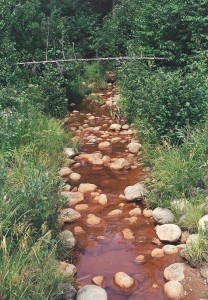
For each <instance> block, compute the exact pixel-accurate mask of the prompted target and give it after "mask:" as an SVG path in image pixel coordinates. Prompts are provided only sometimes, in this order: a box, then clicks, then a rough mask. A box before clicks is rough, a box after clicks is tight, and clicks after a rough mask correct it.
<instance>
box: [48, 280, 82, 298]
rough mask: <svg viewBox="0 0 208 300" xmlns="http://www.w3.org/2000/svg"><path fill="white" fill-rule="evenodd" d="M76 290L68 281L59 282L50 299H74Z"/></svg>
mask: <svg viewBox="0 0 208 300" xmlns="http://www.w3.org/2000/svg"><path fill="white" fill-rule="evenodd" d="M76 295H77V292H76V290H75V288H74V287H73V286H72V285H71V284H69V283H61V284H59V285H58V288H57V291H56V292H55V294H54V295H53V296H52V300H75V299H76Z"/></svg>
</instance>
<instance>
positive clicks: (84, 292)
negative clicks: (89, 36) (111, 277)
mask: <svg viewBox="0 0 208 300" xmlns="http://www.w3.org/2000/svg"><path fill="white" fill-rule="evenodd" d="M107 299H108V298H107V293H106V291H105V290H104V289H102V288H101V287H99V286H96V285H91V284H89V285H85V286H83V287H82V288H81V289H80V290H79V291H78V293H77V300H107Z"/></svg>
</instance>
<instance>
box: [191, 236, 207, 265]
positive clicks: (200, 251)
mask: <svg viewBox="0 0 208 300" xmlns="http://www.w3.org/2000/svg"><path fill="white" fill-rule="evenodd" d="M207 246H208V243H207V233H206V232H201V231H199V233H198V236H197V238H196V240H194V241H193V242H191V243H189V244H188V245H187V249H186V251H187V253H188V256H189V257H190V260H191V261H192V262H194V263H199V262H201V261H206V262H207V261H208V250H207V249H208V248H207Z"/></svg>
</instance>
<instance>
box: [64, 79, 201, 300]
mask: <svg viewBox="0 0 208 300" xmlns="http://www.w3.org/2000/svg"><path fill="white" fill-rule="evenodd" d="M97 96H98V97H99V98H100V101H99V104H98V103H96V102H95V101H92V100H83V104H82V108H81V110H80V111H76V110H75V111H73V112H72V113H71V114H70V117H69V118H66V119H65V127H66V128H70V129H71V130H72V132H73V133H74V135H75V136H76V137H77V138H78V140H79V144H80V149H79V152H78V153H74V151H73V150H72V149H65V150H64V152H65V155H66V157H67V160H66V164H65V165H64V166H63V168H62V169H61V170H60V174H59V175H60V177H62V179H63V180H64V182H65V185H64V187H63V190H62V191H61V194H62V195H64V196H65V197H66V198H67V201H68V202H67V205H66V207H65V208H63V209H62V210H61V212H60V215H59V222H60V223H61V225H62V227H63V231H62V232H61V233H60V239H61V240H62V243H63V245H64V246H65V247H66V248H68V249H69V250H70V249H73V248H74V247H75V250H74V254H73V261H72V262H69V261H65V262H62V263H61V264H62V265H61V266H60V268H62V272H63V273H66V274H71V275H72V276H76V290H74V289H72V290H73V291H71V294H70V291H68V298H67V295H66V297H65V296H64V297H65V298H63V299H65V300H66V299H68V300H69V299H77V300H105V299H108V300H127V299H128V300H139V299H142V300H150V299H157V300H166V299H185V298H186V299H189V300H198V299H207V298H206V297H207V294H206V292H207V288H206V285H205V282H204V281H203V280H202V278H201V276H200V275H199V273H198V271H197V270H194V269H191V268H190V267H189V266H188V265H186V264H185V263H184V262H183V261H182V260H181V258H180V255H179V253H180V251H181V250H182V249H183V248H185V242H186V238H185V237H184V235H183V234H182V232H181V229H180V228H179V227H178V226H177V225H175V224H172V223H173V221H174V216H172V213H171V212H170V211H168V210H162V209H160V208H158V209H156V210H154V211H153V212H152V210H151V209H148V208H146V206H145V203H146V197H147V196H146V194H147V191H146V188H145V185H144V184H143V182H144V180H145V179H146V178H147V177H148V175H149V173H148V172H149V170H148V168H145V166H144V164H143V163H142V161H141V159H140V157H141V153H142V145H141V144H140V141H138V139H137V138H136V132H135V130H134V128H133V126H130V125H129V124H127V123H126V121H125V120H124V119H122V118H121V117H120V116H119V115H118V113H117V100H118V98H119V93H118V89H117V87H116V86H115V85H113V84H109V85H108V88H107V89H106V90H105V91H102V92H98V93H97ZM71 263H73V265H72V264H71ZM77 291H78V293H77Z"/></svg>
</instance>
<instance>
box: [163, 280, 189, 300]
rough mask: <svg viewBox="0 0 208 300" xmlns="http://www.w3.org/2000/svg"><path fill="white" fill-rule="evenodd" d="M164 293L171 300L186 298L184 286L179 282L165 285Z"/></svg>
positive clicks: (170, 282)
mask: <svg viewBox="0 0 208 300" xmlns="http://www.w3.org/2000/svg"><path fill="white" fill-rule="evenodd" d="M164 291H165V293H166V295H167V296H168V298H169V299H171V300H182V299H184V298H185V291H184V288H183V286H182V284H181V283H180V282H178V281H173V280H171V281H169V282H167V283H165V285H164Z"/></svg>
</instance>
